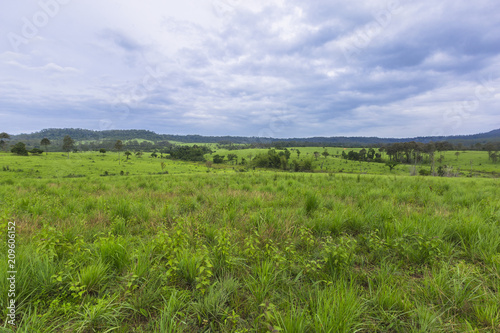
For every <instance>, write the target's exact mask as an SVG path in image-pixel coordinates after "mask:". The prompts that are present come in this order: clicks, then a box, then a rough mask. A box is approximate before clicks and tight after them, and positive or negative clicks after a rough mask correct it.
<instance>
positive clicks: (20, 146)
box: [10, 142, 28, 156]
mask: <svg viewBox="0 0 500 333" xmlns="http://www.w3.org/2000/svg"><path fill="white" fill-rule="evenodd" d="M10 151H11V152H12V153H14V154H17V155H20V156H28V151H27V150H26V145H25V144H24V142H18V143H16V144H15V145H14V147H12V149H11V150H10Z"/></svg>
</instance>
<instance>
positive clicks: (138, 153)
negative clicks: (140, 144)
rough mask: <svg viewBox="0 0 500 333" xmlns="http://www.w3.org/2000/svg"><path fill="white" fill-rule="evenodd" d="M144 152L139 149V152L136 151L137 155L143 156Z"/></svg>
mask: <svg viewBox="0 0 500 333" xmlns="http://www.w3.org/2000/svg"><path fill="white" fill-rule="evenodd" d="M143 154H144V153H143V152H142V151H140V150H139V151H138V152H136V153H135V156H137V157H142V155H143Z"/></svg>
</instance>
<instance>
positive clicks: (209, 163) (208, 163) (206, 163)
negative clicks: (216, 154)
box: [205, 160, 213, 169]
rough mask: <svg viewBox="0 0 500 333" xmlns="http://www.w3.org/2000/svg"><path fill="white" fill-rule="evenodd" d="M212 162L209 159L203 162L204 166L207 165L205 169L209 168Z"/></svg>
mask: <svg viewBox="0 0 500 333" xmlns="http://www.w3.org/2000/svg"><path fill="white" fill-rule="evenodd" d="M212 164H213V162H212V161H209V160H207V161H206V162H205V166H206V167H207V169H210V168H211V167H212Z"/></svg>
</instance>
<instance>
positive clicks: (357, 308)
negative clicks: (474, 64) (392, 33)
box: [0, 147, 500, 332]
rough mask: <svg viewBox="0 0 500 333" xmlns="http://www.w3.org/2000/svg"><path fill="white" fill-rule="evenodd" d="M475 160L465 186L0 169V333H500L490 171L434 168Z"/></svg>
mask: <svg viewBox="0 0 500 333" xmlns="http://www.w3.org/2000/svg"><path fill="white" fill-rule="evenodd" d="M298 149H299V150H300V151H301V155H300V158H306V157H311V155H312V154H313V152H314V151H318V152H320V153H321V152H323V151H324V149H322V148H321V147H319V148H312V147H311V148H298ZM327 150H328V151H329V153H330V154H336V151H337V150H340V148H338V149H337V148H327ZM259 152H265V150H260V151H259V150H235V151H224V150H218V151H217V152H216V153H214V154H221V155H227V154H228V153H235V154H237V155H238V156H239V159H241V157H245V158H247V157H248V154H252V155H255V154H257V153H259ZM308 153H309V154H308ZM293 155H295V156H296V153H295V151H293V152H292V157H295V156H293ZM470 160H472V161H473V163H472V168H473V174H474V177H471V178H467V177H460V178H447V177H422V176H414V177H410V176H409V169H408V166H403V165H400V166H398V167H397V168H396V169H395V170H393V171H392V172H390V171H389V169H388V168H387V167H386V166H385V165H384V164H377V163H365V162H363V163H360V162H352V161H344V160H341V159H338V158H334V157H331V156H329V157H327V158H324V157H323V156H321V157H319V158H318V160H317V161H315V162H314V165H315V166H316V169H319V165H320V163H321V162H324V165H323V168H324V170H323V171H327V172H324V173H320V172H314V173H291V172H278V171H269V170H253V169H251V168H244V167H243V166H240V165H227V164H223V165H214V167H213V168H208V167H207V166H205V164H203V163H189V162H180V161H172V160H167V159H160V158H150V157H149V156H148V154H145V155H143V157H141V158H138V157H136V156H133V157H131V158H130V160H128V161H127V160H126V158H125V156H123V153H122V154H121V158H120V161H118V154H117V153H106V154H104V155H103V154H99V153H97V152H92V153H76V154H74V153H71V154H70V158H69V159H68V158H67V155H66V154H63V153H49V154H48V155H41V156H30V157H18V156H12V155H11V154H1V153H0V185H1V186H0V207H1V211H0V227H1V233H2V238H3V239H6V235H7V226H8V222H9V221H15V223H16V229H15V232H16V233H15V235H16V247H15V256H16V257H15V265H16V271H17V275H16V281H15V293H16V322H17V324H18V328H17V330H13V329H12V326H10V325H9V324H8V323H7V321H6V318H7V312H8V310H7V302H8V300H9V298H8V296H7V295H8V292H9V280H7V277H8V276H9V275H8V273H7V270H6V269H5V267H6V266H7V260H8V247H7V244H8V243H7V242H2V244H1V246H0V261H1V262H2V264H1V265H2V266H1V267H2V269H1V270H0V309H1V311H2V317H1V318H2V319H1V321H0V323H1V325H0V326H2V327H3V328H0V332H109V331H113V332H355V331H359V332H500V199H499V198H500V186H499V185H500V183H499V181H500V180H499V179H498V178H487V177H486V176H491V175H492V172H496V173H497V174H498V167H497V166H496V165H494V164H492V163H490V162H488V160H487V153H486V152H472V151H468V152H460V154H459V156H458V157H457V156H456V155H454V152H446V154H445V159H444V161H443V162H442V163H443V164H447V165H454V166H455V167H460V168H461V170H462V171H463V172H464V173H467V174H468V173H469V171H470V168H471V165H470ZM345 162H348V163H347V164H346V163H345ZM162 163H163V165H162ZM453 163H455V164H453ZM360 165H361V170H360ZM326 167H328V170H326ZM341 167H343V168H344V170H343V171H342V172H339V171H340V170H339V169H341ZM423 167H426V168H428V167H429V166H423ZM363 168H364V169H363ZM241 171H244V172H241ZM351 172H352V174H351ZM360 173H361V174H360Z"/></svg>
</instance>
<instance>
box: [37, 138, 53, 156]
mask: <svg viewBox="0 0 500 333" xmlns="http://www.w3.org/2000/svg"><path fill="white" fill-rule="evenodd" d="M50 144H51V142H50V140H49V139H47V138H43V139H42V141H40V145H41V146H45V155H47V154H48V153H49V148H48V146H49V145H50Z"/></svg>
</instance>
